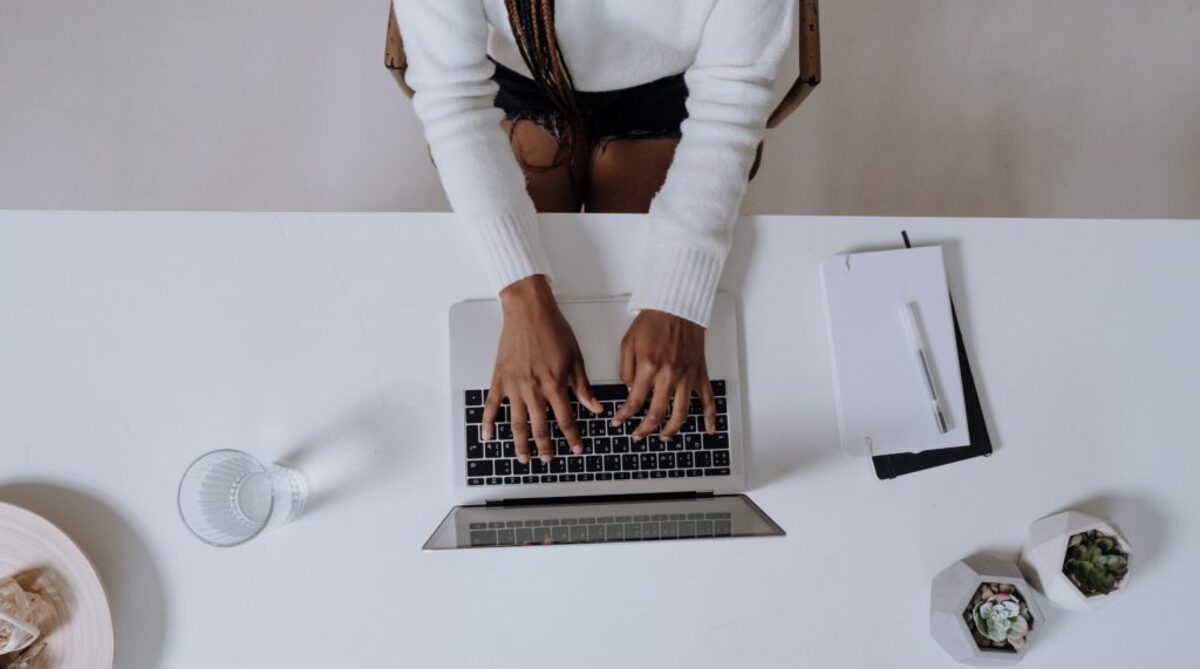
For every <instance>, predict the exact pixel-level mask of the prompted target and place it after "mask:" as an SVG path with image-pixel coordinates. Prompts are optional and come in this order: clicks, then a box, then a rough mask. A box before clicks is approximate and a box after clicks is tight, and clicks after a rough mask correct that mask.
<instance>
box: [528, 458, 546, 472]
mask: <svg viewBox="0 0 1200 669" xmlns="http://www.w3.org/2000/svg"><path fill="white" fill-rule="evenodd" d="M529 464H530V467H531V468H532V469H533V473H534V474H537V475H541V474H547V473H549V472H550V468H549V467H547V466H546V463H544V462H542V461H541V460H540V459H539V458H533V459H532V460H530V461H529Z"/></svg>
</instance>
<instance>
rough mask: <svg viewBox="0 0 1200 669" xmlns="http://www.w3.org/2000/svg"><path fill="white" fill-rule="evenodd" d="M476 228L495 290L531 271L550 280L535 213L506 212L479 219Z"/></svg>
mask: <svg viewBox="0 0 1200 669" xmlns="http://www.w3.org/2000/svg"><path fill="white" fill-rule="evenodd" d="M478 227H479V231H480V235H479V238H480V240H481V241H482V242H483V249H484V254H485V255H486V256H487V268H488V275H489V276H490V277H491V280H492V285H493V286H494V287H495V288H496V292H499V291H501V290H503V289H504V288H505V287H506V286H508V285H509V284H512V283H515V282H517V281H520V280H521V279H524V278H525V277H527V276H533V275H534V274H544V275H546V279H547V280H550V281H551V282H553V277H552V276H551V274H550V260H549V258H548V257H547V256H546V249H545V247H544V246H542V237H541V234H540V232H539V229H538V221H537V214H535V213H525V214H521V213H518V214H507V215H504V216H499V217H497V218H491V219H483V220H481V221H479V223H478Z"/></svg>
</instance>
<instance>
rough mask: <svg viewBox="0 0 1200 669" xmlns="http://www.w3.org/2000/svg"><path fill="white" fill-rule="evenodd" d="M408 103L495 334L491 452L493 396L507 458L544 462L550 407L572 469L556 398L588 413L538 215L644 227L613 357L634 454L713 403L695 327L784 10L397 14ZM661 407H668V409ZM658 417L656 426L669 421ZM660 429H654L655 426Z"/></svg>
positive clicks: (709, 411)
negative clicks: (505, 428)
mask: <svg viewBox="0 0 1200 669" xmlns="http://www.w3.org/2000/svg"><path fill="white" fill-rule="evenodd" d="M395 6H396V15H397V18H398V22H399V24H400V27H401V32H402V36H403V39H404V44H405V50H406V53H407V55H408V63H409V69H408V73H407V81H408V83H409V85H410V86H412V88H413V89H414V90H415V91H416V93H415V95H414V97H413V102H414V106H415V108H416V111H417V115H418V116H419V117H420V118H421V121H422V123H423V124H424V126H425V134H426V138H427V139H428V141H429V146H430V150H431V152H432V155H433V159H434V162H435V163H436V164H437V167H438V171H439V173H440V175H441V179H442V185H443V187H444V188H445V190H446V194H447V196H448V197H449V199H450V203H451V204H452V206H453V207H454V209H455V211H457V212H458V213H459V215H460V216H464V217H466V218H467V219H468V220H469V221H471V222H472V223H473V224H474V226H475V228H476V229H477V230H478V233H479V238H480V239H481V240H482V242H483V247H484V249H485V252H486V255H487V259H488V267H489V269H490V273H491V277H492V280H493V282H494V284H495V286H496V288H497V290H498V291H499V293H500V302H501V305H502V311H503V314H504V324H503V328H502V330H501V334H500V343H499V349H498V351H497V354H496V363H495V371H494V374H493V381H492V388H491V391H490V392H489V394H488V400H487V406H486V407H485V411H484V436H485V438H487V439H491V438H492V427H493V420H494V417H495V415H496V413H497V410H498V408H499V406H500V403H501V402H502V400H504V399H508V400H509V402H510V404H511V410H510V411H511V419H512V424H513V433H514V434H513V437H514V442H515V445H516V451H517V457H518V459H519V460H520V461H521V462H528V460H529V452H530V451H529V436H530V427H532V436H533V439H534V442H535V443H536V445H537V454H538V455H539V457H541V458H542V459H543V460H544V461H546V462H549V461H550V459H551V458H552V457H553V453H554V449H553V448H552V447H551V431H550V426H549V423H548V418H547V411H546V408H547V406H549V408H550V410H551V411H552V412H553V415H554V417H555V420H556V421H557V422H558V423H559V425H560V427H561V429H562V431H563V433H564V437H565V439H566V440H567V442H568V443H569V444H570V445H571V448H572V450H573V452H574V453H575V454H577V455H578V454H580V453H582V440H581V436H580V434H579V431H578V429H577V428H576V426H575V422H574V420H573V419H572V415H571V410H570V404H569V403H570V399H569V390H574V393H575V395H576V396H577V397H578V398H579V400H580V402H582V403H583V404H584V405H585V406H587V407H588V408H590V409H591V410H593V411H595V412H597V413H599V411H600V410H601V408H602V407H601V406H600V404H599V403H598V402H597V401H596V399H595V398H594V397H593V396H592V393H591V390H590V386H589V385H588V379H587V372H586V370H585V369H584V364H583V358H582V356H581V354H580V352H579V346H578V345H577V344H576V341H575V336H574V334H573V333H572V331H571V328H570V326H569V325H568V324H567V322H566V320H565V319H564V318H563V316H562V314H561V313H560V312H559V310H558V307H557V305H556V303H555V300H554V296H553V294H552V293H551V290H550V285H551V264H552V263H551V262H550V259H549V258H547V256H546V252H545V249H544V248H543V246H542V243H541V240H540V238H539V235H538V227H537V217H536V213H535V212H537V211H580V210H581V208H582V209H585V210H587V211H593V212H649V213H650V214H651V217H652V219H651V226H650V237H649V244H648V247H647V249H646V254H645V257H644V263H643V266H644V270H643V272H642V275H641V276H640V277H639V279H638V283H637V288H636V289H635V290H634V292H633V296H632V298H631V300H630V304H629V307H630V309H631V310H635V311H637V312H638V315H637V317H636V318H635V319H634V321H633V323H632V324H631V325H630V327H629V330H628V332H627V333H626V335H625V337H624V339H623V340H622V342H621V378H622V380H623V381H624V382H625V383H626V385H628V386H629V387H630V392H629V398H628V400H627V401H626V402H625V403H624V404H623V405H622V406H621V407H620V409H619V410H618V411H617V413H616V415H615V417H614V418H613V422H614V423H619V422H624V421H626V420H628V419H631V418H632V417H633V416H634V415H635V414H636V413H637V412H638V411H639V409H641V408H642V406H643V405H644V404H645V403H646V401H647V399H649V400H650V407H649V409H648V410H647V412H646V415H645V418H644V419H643V420H642V421H641V422H640V424H639V425H638V427H637V429H636V431H635V432H634V434H633V438H634V439H635V440H636V439H641V438H643V437H645V436H647V435H649V434H652V433H654V432H655V431H656V430H659V429H660V426H661V431H660V432H661V434H662V435H663V436H664V437H670V436H672V435H674V434H675V433H676V432H677V431H678V430H679V429H680V427H681V426H682V425H683V423H684V422H685V420H686V418H687V406H688V404H689V402H688V400H689V399H690V398H691V395H692V393H693V392H694V393H696V394H697V395H698V396H699V397H700V399H701V403H702V405H703V406H704V415H705V427H706V429H707V430H708V431H709V432H713V431H714V429H715V414H716V410H715V406H714V402H713V397H712V393H711V389H710V387H709V383H708V373H707V369H706V365H705V359H704V328H705V326H706V325H707V323H708V319H709V315H710V311H711V309H712V301H713V296H714V294H715V293H716V288H717V281H718V279H719V277H720V274H721V268H722V265H723V263H724V261H725V257H726V255H727V254H728V252H729V245H730V239H731V233H732V229H733V225H734V222H735V220H736V216H737V211H738V208H739V206H740V204H741V200H742V196H743V194H744V192H745V188H746V180H747V176H748V174H749V171H750V166H751V165H752V163H753V161H754V155H755V150H756V148H757V146H758V143H759V141H760V140H761V137H762V131H763V128H764V126H765V124H766V119H767V116H768V114H769V112H770V105H771V102H772V98H773V90H772V82H773V81H774V78H775V74H776V71H777V69H778V67H779V62H780V59H781V58H782V56H783V53H784V51H785V50H786V49H787V47H788V44H789V42H790V41H791V37H792V32H793V30H794V26H795V16H794V14H795V2H794V0H586V1H585V0H573V1H568V2H562V3H558V4H557V7H556V3H555V2H554V0H395ZM672 400H673V408H672V407H671V401H672ZM668 413H669V415H668ZM664 421H665V424H664Z"/></svg>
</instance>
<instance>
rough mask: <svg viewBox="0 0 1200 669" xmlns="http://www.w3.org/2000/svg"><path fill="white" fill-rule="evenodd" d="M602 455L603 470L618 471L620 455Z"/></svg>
mask: <svg viewBox="0 0 1200 669" xmlns="http://www.w3.org/2000/svg"><path fill="white" fill-rule="evenodd" d="M603 457H604V471H606V472H615V471H618V470H620V469H621V456H619V455H605V456H603Z"/></svg>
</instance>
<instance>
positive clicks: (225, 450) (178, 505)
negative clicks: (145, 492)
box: [175, 448, 275, 548]
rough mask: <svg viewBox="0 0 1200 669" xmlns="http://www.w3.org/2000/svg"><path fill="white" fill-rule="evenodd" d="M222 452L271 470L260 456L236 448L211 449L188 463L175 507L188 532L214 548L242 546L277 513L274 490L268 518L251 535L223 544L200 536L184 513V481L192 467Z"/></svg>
mask: <svg viewBox="0 0 1200 669" xmlns="http://www.w3.org/2000/svg"><path fill="white" fill-rule="evenodd" d="M221 453H229V454H234V455H244V456H246V457H247V458H250V459H251V460H253V461H254V463H255V464H257V465H258V466H259V467H260V468H261V469H262V470H263V471H269V470H268V469H267V466H266V465H264V464H263V463H262V460H259V459H258V458H256V457H254V456H253V455H250V454H249V453H247V452H245V451H241V450H238V449H236V448H218V449H216V450H213V451H209V452H207V453H204V454H203V455H201V456H200V457H198V458H196V459H195V460H192V464H190V465H188V466H187V469H184V470H183V476H180V477H179V487H178V488H177V489H176V491H175V508H176V510H177V511H178V512H179V519H180V520H181V521H183V526H184V527H186V528H187V529H188V532H191V533H192V536H194V537H196V538H197V539H199V540H200V541H202V542H204V543H206V544H208V545H209V546H212V547H213V548H234V547H236V546H241V545H242V544H244V543H246V542H248V541H250V540H252V539H254V538H255V537H257V536H258V535H260V534H262V533H263V531H264V530H266V529H267V525H269V524H270V522H271V516H272V515H273V514H274V513H275V495H274V491H273V490H272V494H271V502H270V506H268V507H267V518H266V520H264V521H263V522H262V523H260V524H259V526H258V529H256V530H254V532H253V533H251V534H250V535H249V536H247V537H246V538H245V539H241V540H239V541H235V542H232V543H227V544H222V543H216V542H214V541H209V540H208V539H206V538H204V537H202V536H200V533H199V532H197V531H196V528H194V527H192V524H191V523H189V522H188V519H187V516H186V515H184V513H183V482H184V481H186V480H187V477H188V474H189V473H191V471H192V469H193V468H194V467H195V466H196V465H198V464H200V461H201V460H204V459H205V458H208V457H210V456H213V455H218V454H221Z"/></svg>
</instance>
